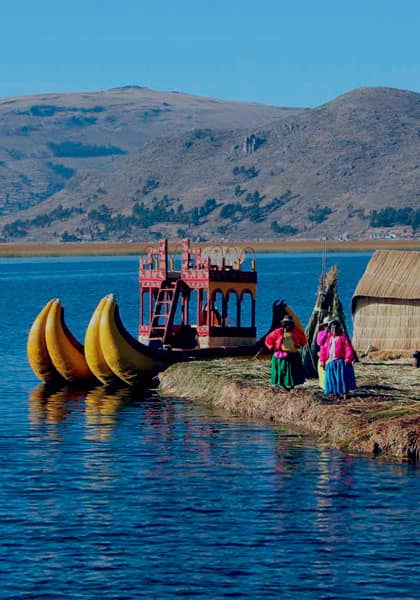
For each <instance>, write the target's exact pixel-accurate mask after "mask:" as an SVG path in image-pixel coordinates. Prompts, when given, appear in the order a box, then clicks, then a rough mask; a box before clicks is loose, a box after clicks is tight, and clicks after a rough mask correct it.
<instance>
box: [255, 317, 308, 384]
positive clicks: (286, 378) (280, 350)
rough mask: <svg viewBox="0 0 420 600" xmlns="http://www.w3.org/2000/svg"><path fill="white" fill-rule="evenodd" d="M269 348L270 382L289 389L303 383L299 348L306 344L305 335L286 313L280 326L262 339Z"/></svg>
mask: <svg viewBox="0 0 420 600" xmlns="http://www.w3.org/2000/svg"><path fill="white" fill-rule="evenodd" d="M264 343H265V345H266V346H267V348H268V349H269V350H273V351H274V353H273V358H272V360H271V379H270V383H271V384H272V385H276V386H278V387H280V388H283V389H285V390H290V389H292V388H294V387H295V385H299V384H301V383H304V381H305V376H304V373H303V366H302V359H301V357H300V353H299V348H300V347H301V346H304V345H305V344H306V336H305V334H304V333H303V331H301V330H300V329H298V328H297V327H295V323H294V321H293V319H292V318H291V317H290V316H289V315H286V316H285V317H284V319H283V320H282V321H281V322H280V327H279V328H278V329H274V331H271V332H270V333H269V334H268V335H267V336H266V338H265V340H264Z"/></svg>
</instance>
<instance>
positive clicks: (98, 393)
mask: <svg viewBox="0 0 420 600" xmlns="http://www.w3.org/2000/svg"><path fill="white" fill-rule="evenodd" d="M144 395H145V392H144V391H141V390H138V389H133V388H129V387H127V386H121V387H114V388H111V387H106V386H99V387H96V388H94V389H93V390H90V391H89V392H88V393H87V395H86V400H85V416H86V425H87V433H86V439H89V440H106V439H107V438H108V437H109V436H110V434H111V431H112V429H113V428H114V427H115V425H116V424H117V421H118V413H119V411H120V410H121V409H122V408H123V407H124V406H127V405H130V404H133V403H136V402H139V401H140V400H142V399H144Z"/></svg>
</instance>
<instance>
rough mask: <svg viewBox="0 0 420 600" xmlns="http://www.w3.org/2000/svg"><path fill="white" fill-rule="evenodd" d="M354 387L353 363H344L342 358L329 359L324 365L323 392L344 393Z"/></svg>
mask: <svg viewBox="0 0 420 600" xmlns="http://www.w3.org/2000/svg"><path fill="white" fill-rule="evenodd" d="M355 388H356V377H355V375H354V369H353V365H346V364H345V362H344V358H336V359H335V360H329V361H328V362H327V365H326V367H325V382H324V393H325V394H346V393H347V392H349V391H350V390H354V389H355Z"/></svg>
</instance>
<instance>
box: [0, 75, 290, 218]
mask: <svg viewBox="0 0 420 600" xmlns="http://www.w3.org/2000/svg"><path fill="white" fill-rule="evenodd" d="M290 112H299V110H298V109H287V108H285V109H283V108H279V107H274V106H265V105H261V104H255V103H243V102H226V101H223V100H217V99H214V98H200V97H198V96H191V95H188V94H181V93H178V92H156V91H154V90H150V89H147V88H141V87H136V86H127V87H123V88H115V89H111V90H107V91H104V92H89V93H67V94H45V95H36V96H24V97H18V98H8V99H3V100H1V99H0V189H1V191H0V214H10V213H14V212H18V211H20V210H22V209H24V208H27V207H30V206H35V205H36V204H38V203H39V202H40V201H42V200H43V199H46V198H48V197H50V196H51V195H53V193H55V192H57V191H58V190H59V189H61V188H63V187H65V186H66V183H67V182H68V180H69V179H71V178H72V176H74V175H75V174H76V175H77V174H78V173H83V172H84V171H105V172H106V173H109V171H111V170H112V169H113V166H114V165H113V159H115V158H116V157H118V156H126V155H128V154H130V153H131V152H133V151H134V150H138V149H139V148H142V147H143V146H144V144H145V143H147V142H148V141H150V140H153V139H154V138H156V137H159V136H162V135H164V136H167V135H174V134H180V133H182V132H184V131H189V130H192V129H196V128H201V127H211V128H229V129H231V128H236V127H244V126H248V125H249V126H257V125H261V124H264V123H266V122H268V121H271V120H272V119H273V118H276V117H281V116H282V115H283V114H289V113H290Z"/></svg>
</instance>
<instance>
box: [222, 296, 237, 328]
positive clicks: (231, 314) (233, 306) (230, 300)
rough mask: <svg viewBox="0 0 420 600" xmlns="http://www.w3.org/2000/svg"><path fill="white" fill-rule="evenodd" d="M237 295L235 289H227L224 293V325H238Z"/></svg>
mask: <svg viewBox="0 0 420 600" xmlns="http://www.w3.org/2000/svg"><path fill="white" fill-rule="evenodd" d="M239 306H240V305H239V297H238V293H237V292H236V291H235V290H229V291H228V293H227V295H226V317H225V326H226V327H239V322H240V313H239V310H240V308H239Z"/></svg>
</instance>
